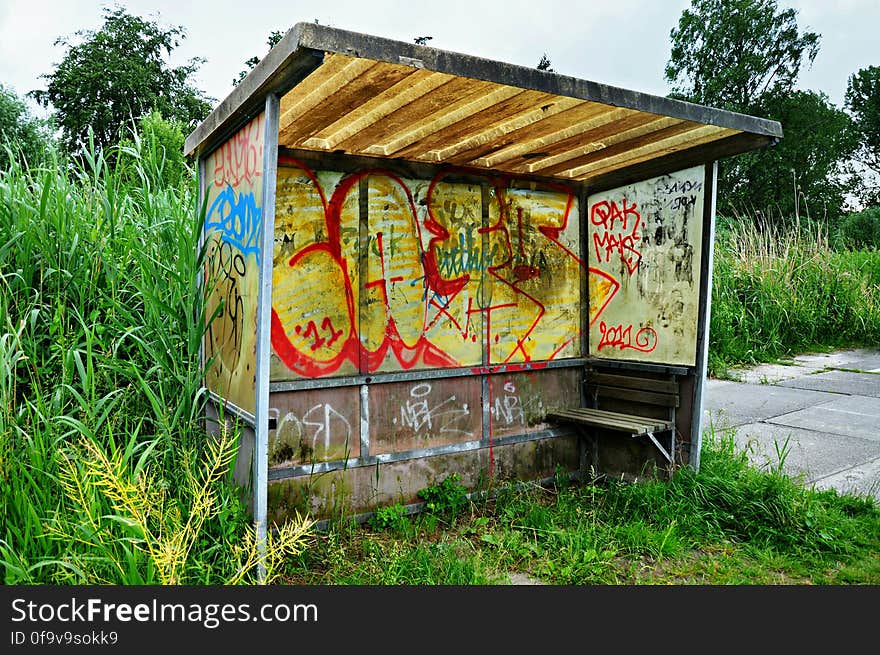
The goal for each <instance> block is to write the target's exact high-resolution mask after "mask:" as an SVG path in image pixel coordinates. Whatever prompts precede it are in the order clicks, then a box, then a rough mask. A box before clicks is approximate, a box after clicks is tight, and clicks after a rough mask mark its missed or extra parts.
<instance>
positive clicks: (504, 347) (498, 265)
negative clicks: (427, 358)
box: [481, 188, 585, 364]
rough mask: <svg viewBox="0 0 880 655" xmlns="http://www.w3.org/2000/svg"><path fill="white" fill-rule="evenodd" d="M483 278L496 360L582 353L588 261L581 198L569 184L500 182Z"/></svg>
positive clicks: (490, 343)
mask: <svg viewBox="0 0 880 655" xmlns="http://www.w3.org/2000/svg"><path fill="white" fill-rule="evenodd" d="M488 213H489V225H488V226H487V228H486V233H487V237H488V251H489V260H490V261H489V263H488V265H487V266H486V267H485V273H484V278H483V286H484V292H483V295H482V305H481V310H482V311H483V313H484V315H485V323H486V342H487V347H488V348H489V361H490V362H491V363H493V364H507V363H520V362H532V361H544V360H552V359H560V358H564V357H577V356H579V355H581V350H580V344H581V339H580V335H581V312H582V309H581V307H582V305H583V303H582V300H581V292H580V280H581V276H582V275H583V274H584V268H585V267H584V264H583V260H582V259H581V255H580V247H579V240H580V239H579V214H578V204H577V198H576V196H575V195H574V193H573V192H572V191H570V190H567V189H561V188H560V189H558V190H530V189H510V188H495V189H493V191H492V195H491V201H490V204H489V212H488Z"/></svg>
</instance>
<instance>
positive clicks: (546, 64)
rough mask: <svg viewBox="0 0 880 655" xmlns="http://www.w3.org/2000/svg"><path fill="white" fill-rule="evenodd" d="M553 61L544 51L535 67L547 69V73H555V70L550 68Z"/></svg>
mask: <svg viewBox="0 0 880 655" xmlns="http://www.w3.org/2000/svg"><path fill="white" fill-rule="evenodd" d="M552 65H553V63H552V62H551V61H550V58H549V57H548V56H547V53H546V52H545V53H544V54H543V55H541V61H539V62H538V65H537V67H536V68H537V69H538V70H539V71H547V72H548V73H555V72H556V71H555V70H553V69H552V68H551V66H552Z"/></svg>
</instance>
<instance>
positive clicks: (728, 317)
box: [709, 220, 880, 376]
mask: <svg viewBox="0 0 880 655" xmlns="http://www.w3.org/2000/svg"><path fill="white" fill-rule="evenodd" d="M722 222H723V220H722ZM709 339H710V345H709V372H710V374H711V375H714V376H723V375H724V371H725V370H726V369H727V368H728V367H731V366H736V365H743V364H757V363H762V362H772V361H776V360H778V359H780V358H783V357H788V356H791V355H795V354H798V353H804V352H820V351H827V350H829V349H832V348H839V347H852V346H861V345H875V344H877V343H880V251H877V250H872V251H869V250H866V251H852V250H834V249H832V248H831V246H830V245H829V241H828V237H827V233H826V231H825V230H824V229H823V228H822V227H821V226H814V227H811V228H806V227H804V228H801V227H795V228H793V229H789V230H786V231H780V230H775V229H773V228H766V229H764V230H758V229H757V228H756V227H755V226H754V224H753V223H752V222H751V221H748V220H740V221H737V222H736V223H733V224H732V225H729V226H727V225H725V226H723V227H722V229H719V232H718V238H717V239H716V244H715V258H714V270H713V287H712V316H711V323H710V332H709Z"/></svg>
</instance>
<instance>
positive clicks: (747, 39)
mask: <svg viewBox="0 0 880 655" xmlns="http://www.w3.org/2000/svg"><path fill="white" fill-rule="evenodd" d="M670 38H671V41H672V51H671V54H670V58H669V62H668V63H667V64H666V70H665V74H666V80H667V81H668V82H670V83H671V84H672V85H673V93H672V95H674V96H676V97H680V98H684V99H687V100H691V101H693V102H697V103H700V104H705V105H710V106H713V107H720V108H724V109H729V110H732V111H740V112H747V113H748V112H753V111H755V110H756V109H760V108H762V105H763V101H764V100H765V99H766V98H774V97H779V96H781V95H784V94H786V93H789V92H790V91H791V90H792V89H793V88H794V85H795V83H796V82H797V78H798V75H799V73H800V70H801V65H802V64H803V63H804V61H806V62H807V63H808V64H812V63H813V60H814V59H815V57H816V55H817V54H818V52H819V40H820V38H821V37H820V35H819V34H816V33H815V32H800V31H799V30H798V26H797V12H796V11H795V10H794V9H784V10H782V11H778V10H777V5H776V0H692V2H691V8H690V9H685V10H684V11H683V12H682V15H681V18H680V19H679V21H678V27H677V28H673V29H672V31H671V32H670Z"/></svg>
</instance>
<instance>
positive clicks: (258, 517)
mask: <svg viewBox="0 0 880 655" xmlns="http://www.w3.org/2000/svg"><path fill="white" fill-rule="evenodd" d="M278 108H279V101H278V96H277V95H275V94H274V93H270V94H268V95H267V96H266V108H265V119H264V122H263V129H264V131H265V132H264V141H263V207H262V226H261V233H260V236H261V242H260V290H259V301H258V303H257V353H256V372H255V374H256V384H255V394H256V403H255V410H254V419H255V423H256V425H255V426H254V431H255V438H254V462H253V466H254V468H253V476H254V521H255V528H256V539H257V551H258V555H259V565H258V567H257V578H258V579H259V580H260V581H261V582H262V581H263V580H264V579H265V576H266V567H265V564H264V562H265V556H266V516H267V512H268V486H269V482H268V477H267V476H268V471H269V363H270V353H271V341H270V339H271V331H272V323H271V320H272V263H273V257H272V253H273V251H274V238H275V178H276V173H277V167H278V113H279V109H278Z"/></svg>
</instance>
